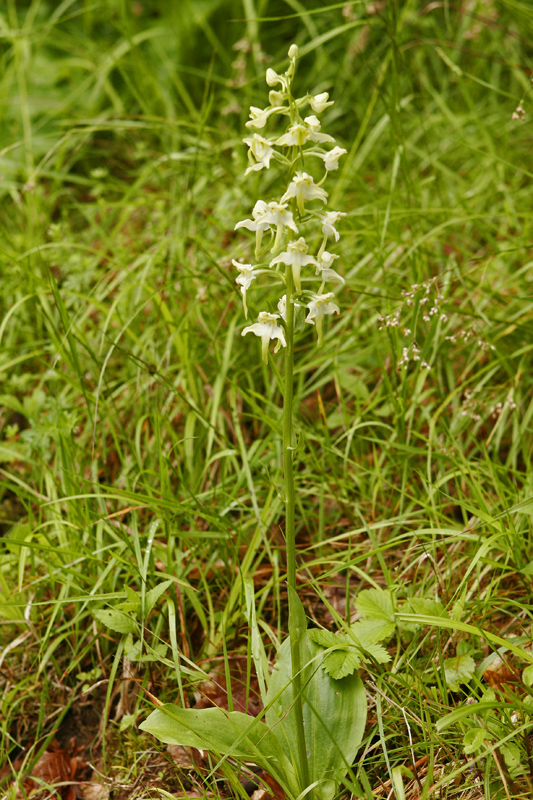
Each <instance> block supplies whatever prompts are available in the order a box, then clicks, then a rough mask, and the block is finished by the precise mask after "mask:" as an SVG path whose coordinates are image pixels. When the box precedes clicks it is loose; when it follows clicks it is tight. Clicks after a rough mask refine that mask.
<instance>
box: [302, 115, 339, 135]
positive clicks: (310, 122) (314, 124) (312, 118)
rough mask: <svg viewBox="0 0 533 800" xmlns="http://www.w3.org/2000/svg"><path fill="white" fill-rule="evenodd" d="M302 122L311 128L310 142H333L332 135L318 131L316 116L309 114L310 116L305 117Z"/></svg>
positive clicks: (318, 122) (318, 125)
mask: <svg viewBox="0 0 533 800" xmlns="http://www.w3.org/2000/svg"><path fill="white" fill-rule="evenodd" d="M304 122H305V123H306V124H307V125H308V126H309V129H310V130H311V141H312V142H334V141H335V139H334V138H333V136H330V135H329V133H320V120H319V119H318V117H315V115H314V114H311V116H310V117H306V118H305V120H304Z"/></svg>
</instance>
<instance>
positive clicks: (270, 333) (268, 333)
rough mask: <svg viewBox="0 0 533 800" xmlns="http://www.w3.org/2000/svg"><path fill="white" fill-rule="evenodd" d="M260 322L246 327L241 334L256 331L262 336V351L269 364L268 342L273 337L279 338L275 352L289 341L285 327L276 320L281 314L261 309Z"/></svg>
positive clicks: (256, 333)
mask: <svg viewBox="0 0 533 800" xmlns="http://www.w3.org/2000/svg"><path fill="white" fill-rule="evenodd" d="M257 319H258V322H254V324H253V325H249V326H248V327H247V328H245V329H244V330H243V332H242V334H241V336H246V334H247V333H255V335H256V336H260V337H261V351H262V356H263V361H264V362H265V364H268V343H269V341H270V340H271V339H277V340H278V343H277V345H276V347H275V350H274V352H275V353H277V352H278V350H279V349H280V347H281V346H282V345H283V347H286V346H287V342H286V341H285V334H284V333H283V328H282V327H281V326H280V325H278V324H277V323H276V320H278V319H279V314H270V313H269V312H268V311H261V313H260V314H259V316H258V318H257Z"/></svg>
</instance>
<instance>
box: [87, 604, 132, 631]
mask: <svg viewBox="0 0 533 800" xmlns="http://www.w3.org/2000/svg"><path fill="white" fill-rule="evenodd" d="M93 616H94V617H96V619H97V620H99V621H100V622H101V623H102V624H103V625H105V626H106V628H111V630H112V631H116V633H135V632H136V631H137V625H136V624H135V622H134V620H133V619H132V618H131V617H128V615H127V614H124V612H123V611H118V610H117V609H116V608H100V609H98V611H93Z"/></svg>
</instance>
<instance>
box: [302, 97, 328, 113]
mask: <svg viewBox="0 0 533 800" xmlns="http://www.w3.org/2000/svg"><path fill="white" fill-rule="evenodd" d="M307 99H308V101H309V105H310V106H311V108H312V109H313V111H314V112H315V114H320V113H321V112H322V111H324V110H325V109H326V108H327V107H328V106H332V105H333V100H329V94H328V93H327V92H322V93H321V94H315V96H314V97H308V98H307ZM328 100H329V102H328Z"/></svg>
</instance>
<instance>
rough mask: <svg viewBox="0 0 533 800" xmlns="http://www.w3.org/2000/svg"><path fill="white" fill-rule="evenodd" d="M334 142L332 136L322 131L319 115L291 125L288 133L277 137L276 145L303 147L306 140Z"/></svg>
mask: <svg viewBox="0 0 533 800" xmlns="http://www.w3.org/2000/svg"><path fill="white" fill-rule="evenodd" d="M309 141H311V142H334V141H335V139H334V138H333V137H332V136H328V134H327V133H320V122H319V121H318V119H317V117H315V116H312V117H306V118H305V120H304V121H303V122H298V123H297V124H296V125H291V126H290V128H289V130H288V131H287V133H284V134H283V136H280V137H279V139H276V145H277V146H280V145H286V146H287V147H302V145H304V144H305V143H306V142H309Z"/></svg>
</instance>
